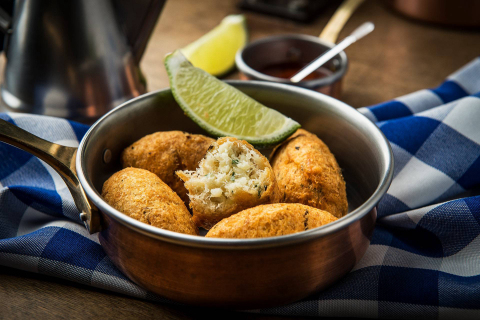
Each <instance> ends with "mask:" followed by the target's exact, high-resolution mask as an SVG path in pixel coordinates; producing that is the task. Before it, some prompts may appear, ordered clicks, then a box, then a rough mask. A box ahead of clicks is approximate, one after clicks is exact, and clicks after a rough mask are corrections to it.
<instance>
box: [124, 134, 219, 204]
mask: <svg viewBox="0 0 480 320" xmlns="http://www.w3.org/2000/svg"><path fill="white" fill-rule="evenodd" d="M213 142H215V140H214V139H212V138H209V137H206V136H203V135H199V134H189V133H185V132H182V131H162V132H156V133H153V134H150V135H147V136H145V137H143V138H141V139H140V140H138V141H136V142H135V143H133V144H132V145H130V146H128V147H127V148H125V150H124V151H123V153H122V165H123V168H128V167H134V168H140V169H145V170H148V171H151V172H153V173H155V174H156V175H157V176H158V177H159V178H160V179H162V181H163V182H165V183H166V184H167V185H168V186H169V187H170V188H172V190H173V191H175V192H176V193H177V194H178V195H179V196H180V198H181V199H182V200H183V201H184V202H185V204H186V205H187V206H188V202H189V200H188V196H187V189H185V187H184V186H183V181H181V180H180V179H179V178H178V177H177V176H176V175H175V171H177V170H195V169H196V168H197V165H198V163H199V162H200V160H201V159H202V158H203V156H204V155H205V153H206V152H207V149H208V147H209V146H210V145H211V144H212V143H213Z"/></svg>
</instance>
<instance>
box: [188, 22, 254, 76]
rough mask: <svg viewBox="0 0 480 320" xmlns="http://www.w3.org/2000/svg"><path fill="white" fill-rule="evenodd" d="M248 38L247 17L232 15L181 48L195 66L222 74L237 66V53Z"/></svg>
mask: <svg viewBox="0 0 480 320" xmlns="http://www.w3.org/2000/svg"><path fill="white" fill-rule="evenodd" d="M247 39H248V33H247V28H246V24H245V17H244V16H243V15H231V16H227V17H225V18H224V19H223V20H222V22H221V23H220V24H219V25H218V26H217V27H215V28H214V29H212V30H211V31H210V32H208V33H207V34H205V35H204V36H202V37H201V38H200V39H198V40H196V41H195V42H192V43H191V44H189V45H187V46H186V47H185V48H183V49H181V50H182V53H183V54H184V55H185V57H187V59H188V60H189V61H190V62H191V63H192V64H193V65H194V66H195V67H197V68H200V69H203V70H205V71H206V72H208V73H210V74H212V75H214V76H220V75H223V74H225V73H227V72H228V71H230V70H231V69H232V68H233V67H234V66H235V54H236V53H237V51H238V50H239V49H241V48H243V47H244V46H245V44H246V43H247Z"/></svg>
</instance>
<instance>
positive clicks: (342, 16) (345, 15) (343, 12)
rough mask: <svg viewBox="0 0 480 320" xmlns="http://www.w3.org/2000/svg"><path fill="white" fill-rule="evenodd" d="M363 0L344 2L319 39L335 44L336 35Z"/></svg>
mask: <svg viewBox="0 0 480 320" xmlns="http://www.w3.org/2000/svg"><path fill="white" fill-rule="evenodd" d="M364 1H365V0H345V1H344V2H343V3H342V4H341V5H340V7H339V8H338V9H337V11H335V13H334V14H333V16H332V17H331V18H330V21H328V23H327V25H326V26H325V28H324V29H323V31H322V33H321V34H320V36H319V38H320V39H323V40H326V41H329V42H331V43H335V42H337V38H338V34H339V33H340V31H342V29H343V26H344V25H345V24H346V23H347V21H348V19H349V18H350V16H351V15H352V14H353V12H355V10H356V9H357V8H358V6H359V5H361V4H362V2H364Z"/></svg>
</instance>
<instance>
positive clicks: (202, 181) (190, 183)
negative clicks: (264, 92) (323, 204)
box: [177, 137, 278, 229]
mask: <svg viewBox="0 0 480 320" xmlns="http://www.w3.org/2000/svg"><path fill="white" fill-rule="evenodd" d="M177 175H178V176H179V177H180V178H181V179H182V180H183V181H185V187H186V188H187V190H188V196H189V197H190V207H191V208H192V211H193V221H194V222H195V224H197V226H201V227H203V228H205V229H210V228H211V227H212V226H213V225H215V223H217V222H218V221H220V220H222V219H223V218H226V217H228V216H230V215H232V214H234V213H237V212H239V211H242V210H244V209H247V208H250V207H254V206H257V205H259V204H266V203H274V202H278V187H277V183H276V181H275V177H274V175H273V171H272V167H271V166H270V164H269V163H268V160H267V159H266V158H265V157H264V156H263V155H262V154H261V153H260V152H258V151H257V150H255V148H253V146H252V145H250V144H249V143H248V142H246V141H243V140H238V139H236V138H230V137H226V138H220V139H218V140H217V142H216V143H214V144H212V146H211V147H210V148H209V149H208V151H207V154H206V155H205V157H204V158H203V159H202V161H200V163H199V165H198V168H197V170H196V171H177Z"/></svg>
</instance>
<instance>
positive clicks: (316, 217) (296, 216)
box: [206, 203, 337, 239]
mask: <svg viewBox="0 0 480 320" xmlns="http://www.w3.org/2000/svg"><path fill="white" fill-rule="evenodd" d="M335 220H337V218H335V217H334V216H333V215H332V214H330V213H329V212H327V211H324V210H320V209H317V208H312V207H309V206H305V205H303V204H299V203H276V204H266V205H262V206H257V207H254V208H250V209H246V210H243V211H241V212H239V213H237V214H234V215H233V216H230V217H228V218H225V219H223V220H222V221H220V222H219V223H217V224H216V225H215V226H214V227H213V228H212V229H210V231H209V232H208V233H207V235H206V237H208V238H243V239H245V238H265V237H275V236H283V235H286V234H291V233H296V232H301V231H305V230H309V229H313V228H317V227H320V226H323V225H325V224H327V223H330V222H333V221H335Z"/></svg>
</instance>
